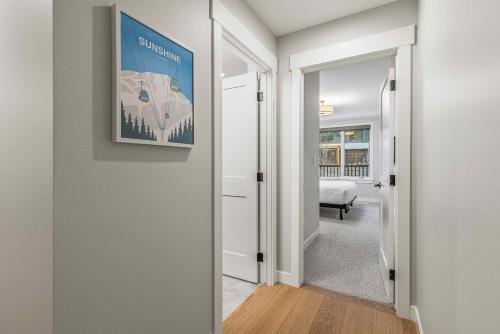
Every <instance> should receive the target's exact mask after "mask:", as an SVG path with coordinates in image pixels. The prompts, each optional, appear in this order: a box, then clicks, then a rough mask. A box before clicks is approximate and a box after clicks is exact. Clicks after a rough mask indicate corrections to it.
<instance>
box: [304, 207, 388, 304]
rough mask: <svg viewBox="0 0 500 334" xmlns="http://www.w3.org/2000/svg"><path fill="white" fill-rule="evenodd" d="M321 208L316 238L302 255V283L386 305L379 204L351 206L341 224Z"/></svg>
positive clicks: (335, 214) (335, 212)
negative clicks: (381, 269) (381, 267)
mask: <svg viewBox="0 0 500 334" xmlns="http://www.w3.org/2000/svg"><path fill="white" fill-rule="evenodd" d="M338 211H339V210H338V209H329V208H321V211H320V223H319V235H318V237H317V238H316V240H314V241H313V243H312V244H311V245H310V246H309V247H308V248H307V249H306V250H305V252H304V282H305V283H308V284H311V285H315V286H318V287H321V288H325V289H328V290H332V291H336V292H340V293H344V294H347V295H351V296H355V297H359V298H363V299H367V300H372V301H375V302H378V303H382V304H387V303H389V301H388V298H387V295H386V293H385V289H384V284H383V281H382V275H381V274H380V269H379V263H378V249H379V224H378V221H379V216H378V204H373V203H360V202H358V203H356V202H355V203H354V206H353V207H352V208H351V210H350V212H349V213H348V214H344V220H339V218H338V215H339V212H338Z"/></svg>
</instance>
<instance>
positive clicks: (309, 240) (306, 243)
mask: <svg viewBox="0 0 500 334" xmlns="http://www.w3.org/2000/svg"><path fill="white" fill-rule="evenodd" d="M318 236H319V228H318V229H317V230H316V231H314V232H313V233H311V235H310V236H309V237H307V239H306V241H304V251H305V250H306V249H307V247H309V246H310V245H311V244H312V243H313V241H314V240H316V238H317V237H318Z"/></svg>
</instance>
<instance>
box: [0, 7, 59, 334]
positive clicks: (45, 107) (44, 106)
mask: <svg viewBox="0 0 500 334" xmlns="http://www.w3.org/2000/svg"><path fill="white" fill-rule="evenodd" d="M0 27H1V31H2V34H1V36H0V45H2V52H1V53H0V64H2V66H1V68H2V84H1V96H2V110H1V111H0V115H1V116H0V157H1V163H0V333H2V334H3V333H5V334H52V217H53V216H52V214H53V212H52V205H53V201H52V193H53V192H52V157H53V155H52V152H53V151H52V1H50V0H40V1H36V2H33V1H29V0H7V1H2V10H0Z"/></svg>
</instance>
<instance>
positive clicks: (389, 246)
mask: <svg viewBox="0 0 500 334" xmlns="http://www.w3.org/2000/svg"><path fill="white" fill-rule="evenodd" d="M391 80H394V69H390V70H389V76H388V79H387V80H386V82H385V84H384V86H383V87H382V90H381V92H380V176H379V183H378V186H379V187H380V191H379V199H380V202H379V203H380V204H379V205H380V210H379V214H380V251H379V264H380V271H381V273H382V278H383V280H384V286H385V291H386V293H387V297H388V298H389V302H391V303H393V302H394V281H393V280H391V277H390V271H391V270H392V269H394V189H393V187H392V186H391V185H390V175H391V174H393V172H394V132H393V129H394V96H395V94H394V91H393V90H391Z"/></svg>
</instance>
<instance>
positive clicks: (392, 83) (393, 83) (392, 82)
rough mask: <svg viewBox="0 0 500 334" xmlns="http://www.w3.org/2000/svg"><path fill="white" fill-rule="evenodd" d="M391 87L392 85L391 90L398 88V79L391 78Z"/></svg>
mask: <svg viewBox="0 0 500 334" xmlns="http://www.w3.org/2000/svg"><path fill="white" fill-rule="evenodd" d="M390 87H391V91H394V90H396V80H391V82H390Z"/></svg>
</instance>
